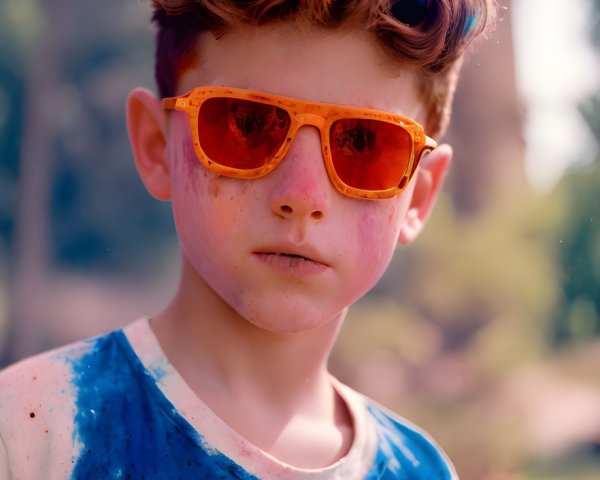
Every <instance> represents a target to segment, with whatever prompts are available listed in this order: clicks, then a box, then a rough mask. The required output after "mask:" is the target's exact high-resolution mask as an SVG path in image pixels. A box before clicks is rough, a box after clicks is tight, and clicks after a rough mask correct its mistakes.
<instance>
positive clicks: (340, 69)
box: [178, 23, 421, 119]
mask: <svg viewBox="0 0 600 480" xmlns="http://www.w3.org/2000/svg"><path fill="white" fill-rule="evenodd" d="M195 48H196V54H197V59H198V61H197V62H196V63H195V65H194V67H193V68H190V69H188V70H187V71H185V73H184V74H183V75H182V77H181V78H180V80H179V83H178V93H179V94H181V93H184V92H186V91H189V90H191V89H193V88H194V87H197V86H200V85H223V86H229V87H239V88H247V89H253V90H263V91H267V92H271V93H275V94H279V95H286V96H290V97H296V98H302V99H305V100H312V101H321V102H330V103H341V104H347V105H356V106H362V107H369V108H378V109H382V110H387V111H391V112H394V113H398V114H401V115H405V116H409V117H412V118H415V119H418V117H419V116H420V110H421V102H419V101H418V99H417V95H416V92H417V89H416V75H415V73H414V72H413V71H411V70H409V69H402V68H399V67H398V65H396V64H394V63H392V61H391V60H390V59H389V58H388V57H387V56H386V55H385V54H383V53H382V52H381V51H380V50H379V48H378V47H377V44H376V42H375V40H374V39H373V38H372V37H371V36H370V35H369V34H368V33H367V32H363V31H360V30H358V29H343V30H320V29H316V28H314V27H300V26H298V25H296V24H283V23H280V24H275V25H268V26H261V27H244V28H237V29H231V30H227V31H226V33H225V34H224V35H222V36H221V37H219V38H215V36H213V35H212V34H210V33H204V34H202V35H201V36H200V38H199V40H198V42H197V44H196V47H195Z"/></svg>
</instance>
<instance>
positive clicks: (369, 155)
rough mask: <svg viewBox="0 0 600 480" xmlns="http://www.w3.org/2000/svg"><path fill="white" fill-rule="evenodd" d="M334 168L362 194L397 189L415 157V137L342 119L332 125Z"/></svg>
mask: <svg viewBox="0 0 600 480" xmlns="http://www.w3.org/2000/svg"><path fill="white" fill-rule="evenodd" d="M329 144H330V145H331V157H332V160H333V166H334V168H335V171H336V173H337V174H338V176H339V177H340V179H341V180H342V181H343V182H344V183H345V184H346V185H348V186H350V187H354V188H360V189H363V190H387V189H390V188H394V187H397V186H398V184H399V183H400V181H401V180H402V178H403V177H404V175H405V174H406V171H407V169H408V164H409V162H410V158H411V154H412V147H413V142H412V137H411V136H410V134H409V133H408V132H407V131H406V130H405V129H404V128H402V127H401V126H399V125H394V124H393V123H387V122H382V121H379V120H371V119H352V118H351V119H346V118H345V119H341V120H336V121H335V122H333V124H332V125H331V129H330V131H329Z"/></svg>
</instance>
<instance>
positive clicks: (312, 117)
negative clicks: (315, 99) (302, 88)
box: [296, 113, 326, 138]
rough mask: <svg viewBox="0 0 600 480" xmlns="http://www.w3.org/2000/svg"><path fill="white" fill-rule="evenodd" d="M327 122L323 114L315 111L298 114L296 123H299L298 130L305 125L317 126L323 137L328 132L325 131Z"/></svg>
mask: <svg viewBox="0 0 600 480" xmlns="http://www.w3.org/2000/svg"><path fill="white" fill-rule="evenodd" d="M325 123H326V120H325V118H324V117H322V116H321V115H317V114H315V113H301V114H298V115H297V116H296V124H297V125H298V127H297V129H296V131H297V130H298V129H299V128H300V127H304V126H311V127H316V128H317V129H318V130H319V132H320V135H321V138H323V135H324V134H325V133H326V132H325V131H324V129H325Z"/></svg>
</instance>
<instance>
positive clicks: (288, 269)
mask: <svg viewBox="0 0 600 480" xmlns="http://www.w3.org/2000/svg"><path fill="white" fill-rule="evenodd" d="M254 256H255V257H256V258H257V259H258V260H259V261H261V262H262V263H264V264H266V265H268V266H270V267H272V268H274V269H276V270H279V271H282V272H284V273H290V274H300V275H304V274H316V273H320V272H322V271H324V270H326V269H327V268H329V265H327V264H326V263H325V262H323V261H321V260H320V256H318V254H316V253H315V252H311V253H308V252H307V251H302V252H299V251H293V250H292V251H290V250H287V249H270V248H268V249H261V250H260V251H257V252H254Z"/></svg>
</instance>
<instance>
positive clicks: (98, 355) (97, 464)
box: [71, 331, 256, 480]
mask: <svg viewBox="0 0 600 480" xmlns="http://www.w3.org/2000/svg"><path fill="white" fill-rule="evenodd" d="M72 370H73V385H74V387H75V391H76V400H75V407H76V410H77V411H76V414H75V421H74V423H75V426H74V433H73V441H74V443H75V444H78V445H80V446H81V449H80V454H79V457H78V458H76V459H74V464H75V465H74V469H73V473H72V476H71V478H72V479H88V478H123V479H126V478H132V479H133V478H136V479H141V478H145V479H156V480H162V479H164V480H167V479H168V480H172V479H179V478H206V479H210V478H233V479H239V480H251V479H255V478H256V477H255V476H253V475H251V474H250V473H248V472H247V471H246V470H244V469H243V468H242V467H241V466H239V465H238V464H236V463H235V462H233V461H232V460H231V459H230V458H228V457H226V456H225V455H223V454H222V453H220V452H218V451H216V450H214V449H211V448H206V447H205V446H204V445H205V441H204V439H203V438H202V437H201V435H200V434H199V433H198V432H197V431H196V430H195V429H194V428H193V427H192V426H191V425H190V424H189V423H188V422H187V421H186V420H185V419H184V418H183V417H182V416H181V415H180V414H179V413H178V412H177V410H176V409H175V408H174V407H173V405H172V404H171V403H170V402H169V401H168V400H167V399H166V397H165V396H164V395H163V394H162V392H161V391H160V390H159V389H158V387H157V386H156V384H155V383H154V382H155V380H154V379H153V378H152V376H151V374H150V373H149V372H148V371H147V370H146V369H145V368H144V367H143V365H142V364H141V362H140V360H139V359H138V357H137V356H136V355H135V353H134V352H133V350H132V349H131V346H130V345H129V342H128V341H127V339H126V337H125V335H124V334H123V333H122V332H121V331H117V332H113V333H111V334H109V335H106V336H104V337H99V338H97V339H95V340H92V344H91V348H90V350H89V351H88V352H87V353H85V354H84V355H83V356H82V357H81V358H79V359H77V360H74V361H73V362H72Z"/></svg>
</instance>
